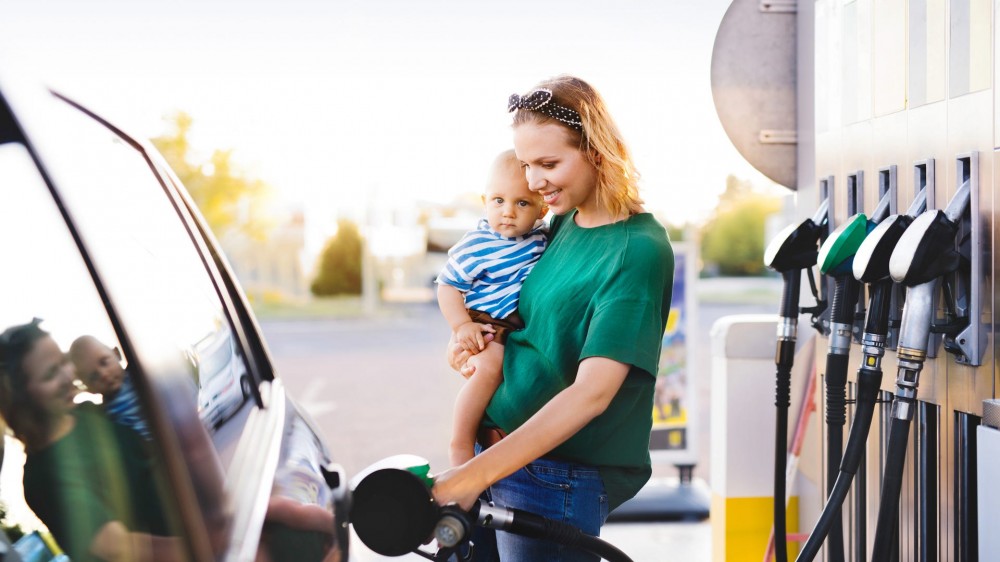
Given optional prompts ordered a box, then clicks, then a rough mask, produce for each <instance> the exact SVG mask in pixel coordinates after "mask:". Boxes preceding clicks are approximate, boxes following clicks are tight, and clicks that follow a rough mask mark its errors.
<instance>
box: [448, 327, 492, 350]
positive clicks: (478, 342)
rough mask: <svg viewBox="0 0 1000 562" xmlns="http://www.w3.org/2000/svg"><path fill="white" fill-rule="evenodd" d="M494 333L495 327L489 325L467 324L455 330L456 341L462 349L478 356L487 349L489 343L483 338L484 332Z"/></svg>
mask: <svg viewBox="0 0 1000 562" xmlns="http://www.w3.org/2000/svg"><path fill="white" fill-rule="evenodd" d="M494 331H495V330H494V329H493V326H490V325H489V324H479V323H478V322H466V323H465V324H462V325H461V326H459V327H458V329H456V330H455V341H457V342H458V344H459V345H461V346H462V349H464V350H466V351H468V352H469V353H472V354H476V353H479V352H480V351H482V350H483V349H485V348H486V343H487V342H486V340H485V339H484V338H483V332H489V333H493V332H494Z"/></svg>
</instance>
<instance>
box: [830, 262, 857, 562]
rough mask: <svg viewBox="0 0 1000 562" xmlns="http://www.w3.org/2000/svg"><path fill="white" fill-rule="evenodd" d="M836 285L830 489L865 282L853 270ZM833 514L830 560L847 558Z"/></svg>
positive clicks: (840, 528)
mask: <svg viewBox="0 0 1000 562" xmlns="http://www.w3.org/2000/svg"><path fill="white" fill-rule="evenodd" d="M834 283H835V289H834V292H833V303H832V308H831V312H830V314H831V317H830V319H831V322H832V324H831V333H830V348H829V352H828V353H827V355H826V377H825V380H826V437H827V446H826V450H827V471H826V475H827V476H826V477H827V484H826V491H827V494H828V497H829V493H830V492H832V491H833V485H834V483H835V482H836V479H837V476H838V473H839V468H840V460H841V458H842V452H843V450H844V424H845V423H846V422H847V369H848V361H849V360H850V351H851V347H850V346H851V336H852V334H851V330H852V328H853V326H854V311H855V308H857V302H858V295H859V294H860V292H861V283H860V282H859V281H858V280H857V279H855V278H854V276H853V275H851V272H850V271H847V272H844V273H841V274H839V275H837V276H835V277H834ZM839 514H840V510H839V508H838V510H837V514H836V515H837V516H835V517H834V518H833V523H832V526H831V527H830V532H829V538H830V541H829V552H828V559H829V561H830V562H843V560H844V527H843V522H842V519H841V518H840V517H839Z"/></svg>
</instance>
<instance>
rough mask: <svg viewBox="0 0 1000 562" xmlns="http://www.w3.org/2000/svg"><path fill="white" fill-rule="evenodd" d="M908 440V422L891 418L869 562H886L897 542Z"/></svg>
mask: <svg viewBox="0 0 1000 562" xmlns="http://www.w3.org/2000/svg"><path fill="white" fill-rule="evenodd" d="M909 437H910V420H908V419H905V420H904V419H899V418H893V419H892V422H891V425H890V426H889V447H888V449H887V451H886V462H885V474H886V475H891V476H894V477H892V478H883V479H882V496H881V497H880V498H879V511H878V522H877V523H876V525H875V546H874V548H873V549H872V560H889V557H890V555H891V553H892V549H893V545H894V544H895V543H897V542H898V534H897V533H898V532H899V492H900V488H902V485H903V479H902V477H901V475H902V474H903V465H904V463H905V462H906V445H907V442H908V441H909Z"/></svg>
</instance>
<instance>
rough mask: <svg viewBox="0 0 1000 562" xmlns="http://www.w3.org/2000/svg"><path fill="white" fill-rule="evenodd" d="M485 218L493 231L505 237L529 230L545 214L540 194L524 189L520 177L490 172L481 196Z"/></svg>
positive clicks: (522, 233) (522, 179) (525, 187)
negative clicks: (492, 174) (487, 183)
mask: <svg viewBox="0 0 1000 562" xmlns="http://www.w3.org/2000/svg"><path fill="white" fill-rule="evenodd" d="M483 203H485V205H486V220H487V222H489V223H490V227H491V228H493V230H495V231H497V232H499V233H500V234H501V235H503V236H506V237H508V238H512V237H515V236H524V235H525V234H527V233H528V232H531V228H532V227H533V226H534V225H535V221H537V220H538V219H540V218H542V217H543V216H544V215H545V206H544V205H543V203H542V196H541V195H538V194H537V193H532V192H531V191H529V190H528V183H527V181H525V179H524V176H522V175H517V176H513V177H511V176H507V175H494V177H493V178H491V179H490V183H489V185H488V186H487V187H486V193H485V194H484V195H483Z"/></svg>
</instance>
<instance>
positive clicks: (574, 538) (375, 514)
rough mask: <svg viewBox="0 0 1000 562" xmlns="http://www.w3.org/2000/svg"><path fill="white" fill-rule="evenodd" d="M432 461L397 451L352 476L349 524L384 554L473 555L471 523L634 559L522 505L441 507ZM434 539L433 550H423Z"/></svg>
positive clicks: (616, 561)
mask: <svg viewBox="0 0 1000 562" xmlns="http://www.w3.org/2000/svg"><path fill="white" fill-rule="evenodd" d="M433 485H434V479H433V477H432V476H431V475H430V465H429V464H428V463H427V461H426V460H425V459H422V458H420V457H418V456H415V455H396V456H393V457H389V458H387V459H384V460H382V461H379V462H377V463H375V464H373V465H371V466H369V467H368V468H366V469H365V470H363V471H361V472H360V473H359V474H358V475H357V476H356V477H355V478H354V479H353V480H352V486H351V487H352V490H353V492H352V498H351V517H350V520H351V524H352V525H354V531H355V533H357V535H358V538H359V539H360V540H361V542H363V543H364V544H365V545H366V546H367V547H368V548H370V549H372V550H373V551H375V552H376V553H378V554H381V555H383V556H403V555H404V554H409V553H411V552H412V553H415V554H418V555H420V556H422V557H424V558H426V559H428V560H440V561H448V560H460V561H466V560H471V559H472V554H473V550H472V549H473V548H475V545H474V544H472V542H471V541H470V538H471V531H472V526H473V525H478V526H480V527H484V528H488V529H494V530H498V531H506V532H508V533H515V534H519V535H524V536H528V537H533V538H537V539H542V540H550V541H553V542H557V543H559V544H564V545H567V546H571V547H575V548H579V549H582V550H585V551H587V552H590V553H592V554H595V555H597V556H600V557H601V558H603V559H604V560H608V561H610V562H632V559H631V558H629V557H628V556H627V555H626V554H625V553H624V552H622V551H621V550H619V549H618V548H616V547H615V546H614V545H612V544H610V543H608V542H605V541H603V540H601V539H600V538H599V537H595V536H591V535H588V534H586V533H584V532H582V531H581V530H580V529H578V528H576V527H574V526H572V525H568V524H566V523H563V522H561V521H554V520H551V519H547V518H545V517H542V516H540V515H536V514H534V513H529V512H526V511H523V510H520V509H512V508H509V507H501V506H496V505H493V504H492V503H487V502H484V501H482V500H480V502H479V503H477V504H475V505H473V507H472V509H471V510H470V511H468V512H465V511H463V510H461V509H459V508H458V507H456V506H454V505H446V506H439V505H437V503H436V502H435V501H434V498H433V496H432V495H431V487H432V486H433ZM432 538H433V539H436V540H437V543H438V546H439V548H438V550H437V552H435V553H433V554H432V553H429V552H425V551H423V550H421V549H420V546H421V545H422V544H425V543H427V542H429V541H430V540H431V539H432Z"/></svg>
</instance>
